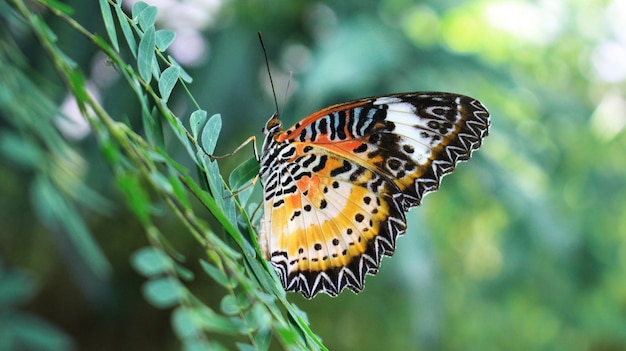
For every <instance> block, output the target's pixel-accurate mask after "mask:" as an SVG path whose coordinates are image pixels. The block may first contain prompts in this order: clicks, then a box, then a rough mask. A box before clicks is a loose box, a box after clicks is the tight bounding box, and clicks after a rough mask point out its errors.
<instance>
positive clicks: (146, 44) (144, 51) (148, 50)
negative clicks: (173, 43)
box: [137, 27, 156, 83]
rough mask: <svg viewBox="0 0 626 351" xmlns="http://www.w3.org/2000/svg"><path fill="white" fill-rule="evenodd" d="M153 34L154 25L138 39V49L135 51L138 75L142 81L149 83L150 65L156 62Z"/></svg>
mask: <svg viewBox="0 0 626 351" xmlns="http://www.w3.org/2000/svg"><path fill="white" fill-rule="evenodd" d="M154 48H155V34H154V27H150V28H148V29H147V30H146V32H145V33H144V34H143V37H141V41H139V51H138V53H137V68H138V69H139V75H140V76H141V79H143V81H144V82H146V83H150V79H151V78H152V66H153V65H154V64H155V63H156V57H155V56H154Z"/></svg>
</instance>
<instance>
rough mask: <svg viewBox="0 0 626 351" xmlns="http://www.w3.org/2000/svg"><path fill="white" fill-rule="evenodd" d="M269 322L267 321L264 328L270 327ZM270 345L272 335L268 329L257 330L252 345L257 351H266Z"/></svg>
mask: <svg viewBox="0 0 626 351" xmlns="http://www.w3.org/2000/svg"><path fill="white" fill-rule="evenodd" d="M270 323H271V320H269V319H268V320H267V322H266V324H265V325H266V326H268V325H270ZM271 343H272V333H271V332H270V329H269V328H264V329H261V330H259V331H258V332H257V333H256V334H255V335H254V344H255V345H256V348H257V350H258V351H267V350H269V348H270V344H271Z"/></svg>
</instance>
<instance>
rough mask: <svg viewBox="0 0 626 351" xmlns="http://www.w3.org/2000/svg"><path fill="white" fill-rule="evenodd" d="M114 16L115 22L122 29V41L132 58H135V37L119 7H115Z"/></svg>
mask: <svg viewBox="0 0 626 351" xmlns="http://www.w3.org/2000/svg"><path fill="white" fill-rule="evenodd" d="M115 15H116V16H117V21H118V22H119V24H120V27H121V28H122V33H124V39H126V44H128V49H129V50H130V52H131V53H132V54H133V57H134V58H137V42H136V41H135V35H134V34H133V30H132V29H131V27H130V24H128V20H127V19H126V14H125V13H124V11H122V8H121V7H119V6H115Z"/></svg>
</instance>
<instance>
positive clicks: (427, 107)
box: [259, 93, 489, 297]
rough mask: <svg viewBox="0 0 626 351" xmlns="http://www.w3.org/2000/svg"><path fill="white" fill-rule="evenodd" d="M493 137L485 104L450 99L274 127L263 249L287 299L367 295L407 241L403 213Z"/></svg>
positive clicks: (386, 105) (368, 106)
mask: <svg viewBox="0 0 626 351" xmlns="http://www.w3.org/2000/svg"><path fill="white" fill-rule="evenodd" d="M488 127H489V114H488V112H487V111H486V109H485V108H484V107H483V106H482V105H481V104H480V102H478V101H476V100H474V99H471V98H469V97H465V96H462V95H456V94H449V93H407V94H396V95H390V96H382V97H372V98H366V99H361V100H354V101H350V102H346V103H343V104H339V105H334V106H331V107H328V108H326V109H323V110H320V111H318V112H316V113H314V114H312V115H310V116H308V117H306V118H305V119H303V120H302V121H301V122H299V123H296V124H295V125H294V126H293V127H291V128H289V129H287V130H285V131H283V130H280V124H279V121H277V120H272V119H271V120H270V122H268V124H267V126H266V128H267V129H269V130H268V131H267V137H266V141H265V143H264V149H263V156H262V157H261V175H262V176H264V177H267V181H266V184H265V187H264V196H265V215H264V220H263V224H262V228H261V237H260V240H259V241H260V243H261V245H262V251H263V252H264V254H265V255H266V258H267V259H268V260H270V261H271V262H272V264H273V265H274V267H275V268H276V269H277V271H278V272H279V276H280V278H281V281H282V283H283V285H284V287H285V289H286V290H288V291H299V292H302V294H303V295H304V296H305V297H312V296H314V295H315V294H317V293H318V292H320V291H321V292H325V293H328V294H329V295H332V296H335V295H337V294H338V293H339V292H341V290H342V289H344V288H346V287H347V288H350V289H351V290H353V291H355V292H359V291H360V290H362V288H363V281H364V279H365V275H366V274H375V273H376V271H377V269H378V266H379V265H380V260H381V258H382V256H384V255H387V256H390V255H391V254H393V251H394V249H395V242H396V238H397V236H398V235H401V234H403V233H404V232H405V230H406V220H405V215H404V212H405V211H407V210H408V209H409V208H411V207H413V206H417V205H419V204H420V202H421V200H422V198H423V196H424V195H425V194H426V193H428V192H431V191H434V190H436V189H437V188H438V187H439V184H440V182H441V178H442V177H443V176H444V175H445V174H448V173H450V172H452V171H453V170H454V168H455V166H456V164H457V162H459V161H463V160H467V159H469V157H470V155H471V153H472V151H473V150H476V149H477V148H478V147H480V144H481V142H482V139H483V138H484V137H485V136H486V135H487V133H488Z"/></svg>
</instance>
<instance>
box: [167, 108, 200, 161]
mask: <svg viewBox="0 0 626 351" xmlns="http://www.w3.org/2000/svg"><path fill="white" fill-rule="evenodd" d="M171 127H172V130H173V131H174V135H176V137H177V138H178V141H180V143H181V144H183V146H184V147H185V150H187V153H188V154H189V156H190V157H191V159H192V160H194V161H195V162H199V160H198V159H197V158H196V151H195V148H194V146H193V145H192V144H191V141H189V138H188V137H187V130H186V129H185V126H184V125H183V122H182V121H181V120H180V119H178V118H177V119H176V125H175V126H174V125H171Z"/></svg>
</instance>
